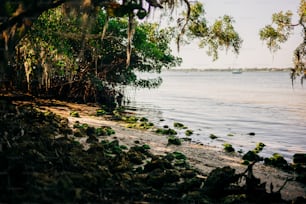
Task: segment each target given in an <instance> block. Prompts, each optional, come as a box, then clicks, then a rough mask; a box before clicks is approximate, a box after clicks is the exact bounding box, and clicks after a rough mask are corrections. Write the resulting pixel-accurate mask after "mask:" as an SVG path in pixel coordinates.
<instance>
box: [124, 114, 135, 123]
mask: <svg viewBox="0 0 306 204" xmlns="http://www.w3.org/2000/svg"><path fill="white" fill-rule="evenodd" d="M137 121H138V118H137V117H135V116H129V117H126V119H125V122H127V123H136V122H137Z"/></svg>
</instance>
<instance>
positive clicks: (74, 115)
mask: <svg viewBox="0 0 306 204" xmlns="http://www.w3.org/2000/svg"><path fill="white" fill-rule="evenodd" d="M70 116H71V117H76V118H79V117H80V114H79V112H77V111H71V112H70Z"/></svg>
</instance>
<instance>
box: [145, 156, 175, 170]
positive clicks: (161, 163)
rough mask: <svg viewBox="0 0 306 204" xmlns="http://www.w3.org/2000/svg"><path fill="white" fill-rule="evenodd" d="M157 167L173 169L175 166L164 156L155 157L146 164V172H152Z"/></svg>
mask: <svg viewBox="0 0 306 204" xmlns="http://www.w3.org/2000/svg"><path fill="white" fill-rule="evenodd" d="M155 169H160V170H162V171H164V170H165V169H173V166H172V164H171V163H170V162H169V161H168V160H166V159H163V158H157V159H154V160H152V161H151V162H149V163H147V164H146V165H145V166H144V172H151V171H153V170H155Z"/></svg>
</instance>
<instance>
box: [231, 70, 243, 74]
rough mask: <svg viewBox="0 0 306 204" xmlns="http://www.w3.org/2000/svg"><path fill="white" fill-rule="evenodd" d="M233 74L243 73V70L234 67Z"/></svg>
mask: <svg viewBox="0 0 306 204" xmlns="http://www.w3.org/2000/svg"><path fill="white" fill-rule="evenodd" d="M232 74H242V70H241V69H234V70H233V71H232Z"/></svg>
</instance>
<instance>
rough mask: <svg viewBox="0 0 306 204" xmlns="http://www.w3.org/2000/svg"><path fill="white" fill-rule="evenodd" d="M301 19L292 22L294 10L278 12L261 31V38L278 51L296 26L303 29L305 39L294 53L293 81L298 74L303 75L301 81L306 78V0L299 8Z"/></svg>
mask: <svg viewBox="0 0 306 204" xmlns="http://www.w3.org/2000/svg"><path fill="white" fill-rule="evenodd" d="M298 15H299V20H298V22H297V23H293V22H292V16H293V13H292V11H287V12H283V11H281V12H278V13H274V14H273V15H272V22H271V24H269V25H266V26H265V27H264V28H262V29H261V30H260V31H259V36H260V39H261V40H262V41H264V42H266V45H267V47H268V48H269V49H270V51H272V52H276V51H278V50H279V49H281V46H280V44H282V43H284V42H286V41H287V40H288V39H289V37H290V35H291V34H292V33H293V32H292V31H293V29H294V28H295V27H298V26H299V27H301V28H302V29H303V31H302V34H303V37H304V39H303V41H302V42H301V44H300V45H298V46H297V48H296V49H295V51H294V53H293V63H294V68H293V69H292V72H291V79H292V81H293V80H295V79H296V77H297V76H301V83H303V80H304V79H305V78H306V67H305V61H306V52H305V48H306V29H305V28H306V1H305V0H301V1H300V7H299V10H298Z"/></svg>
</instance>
